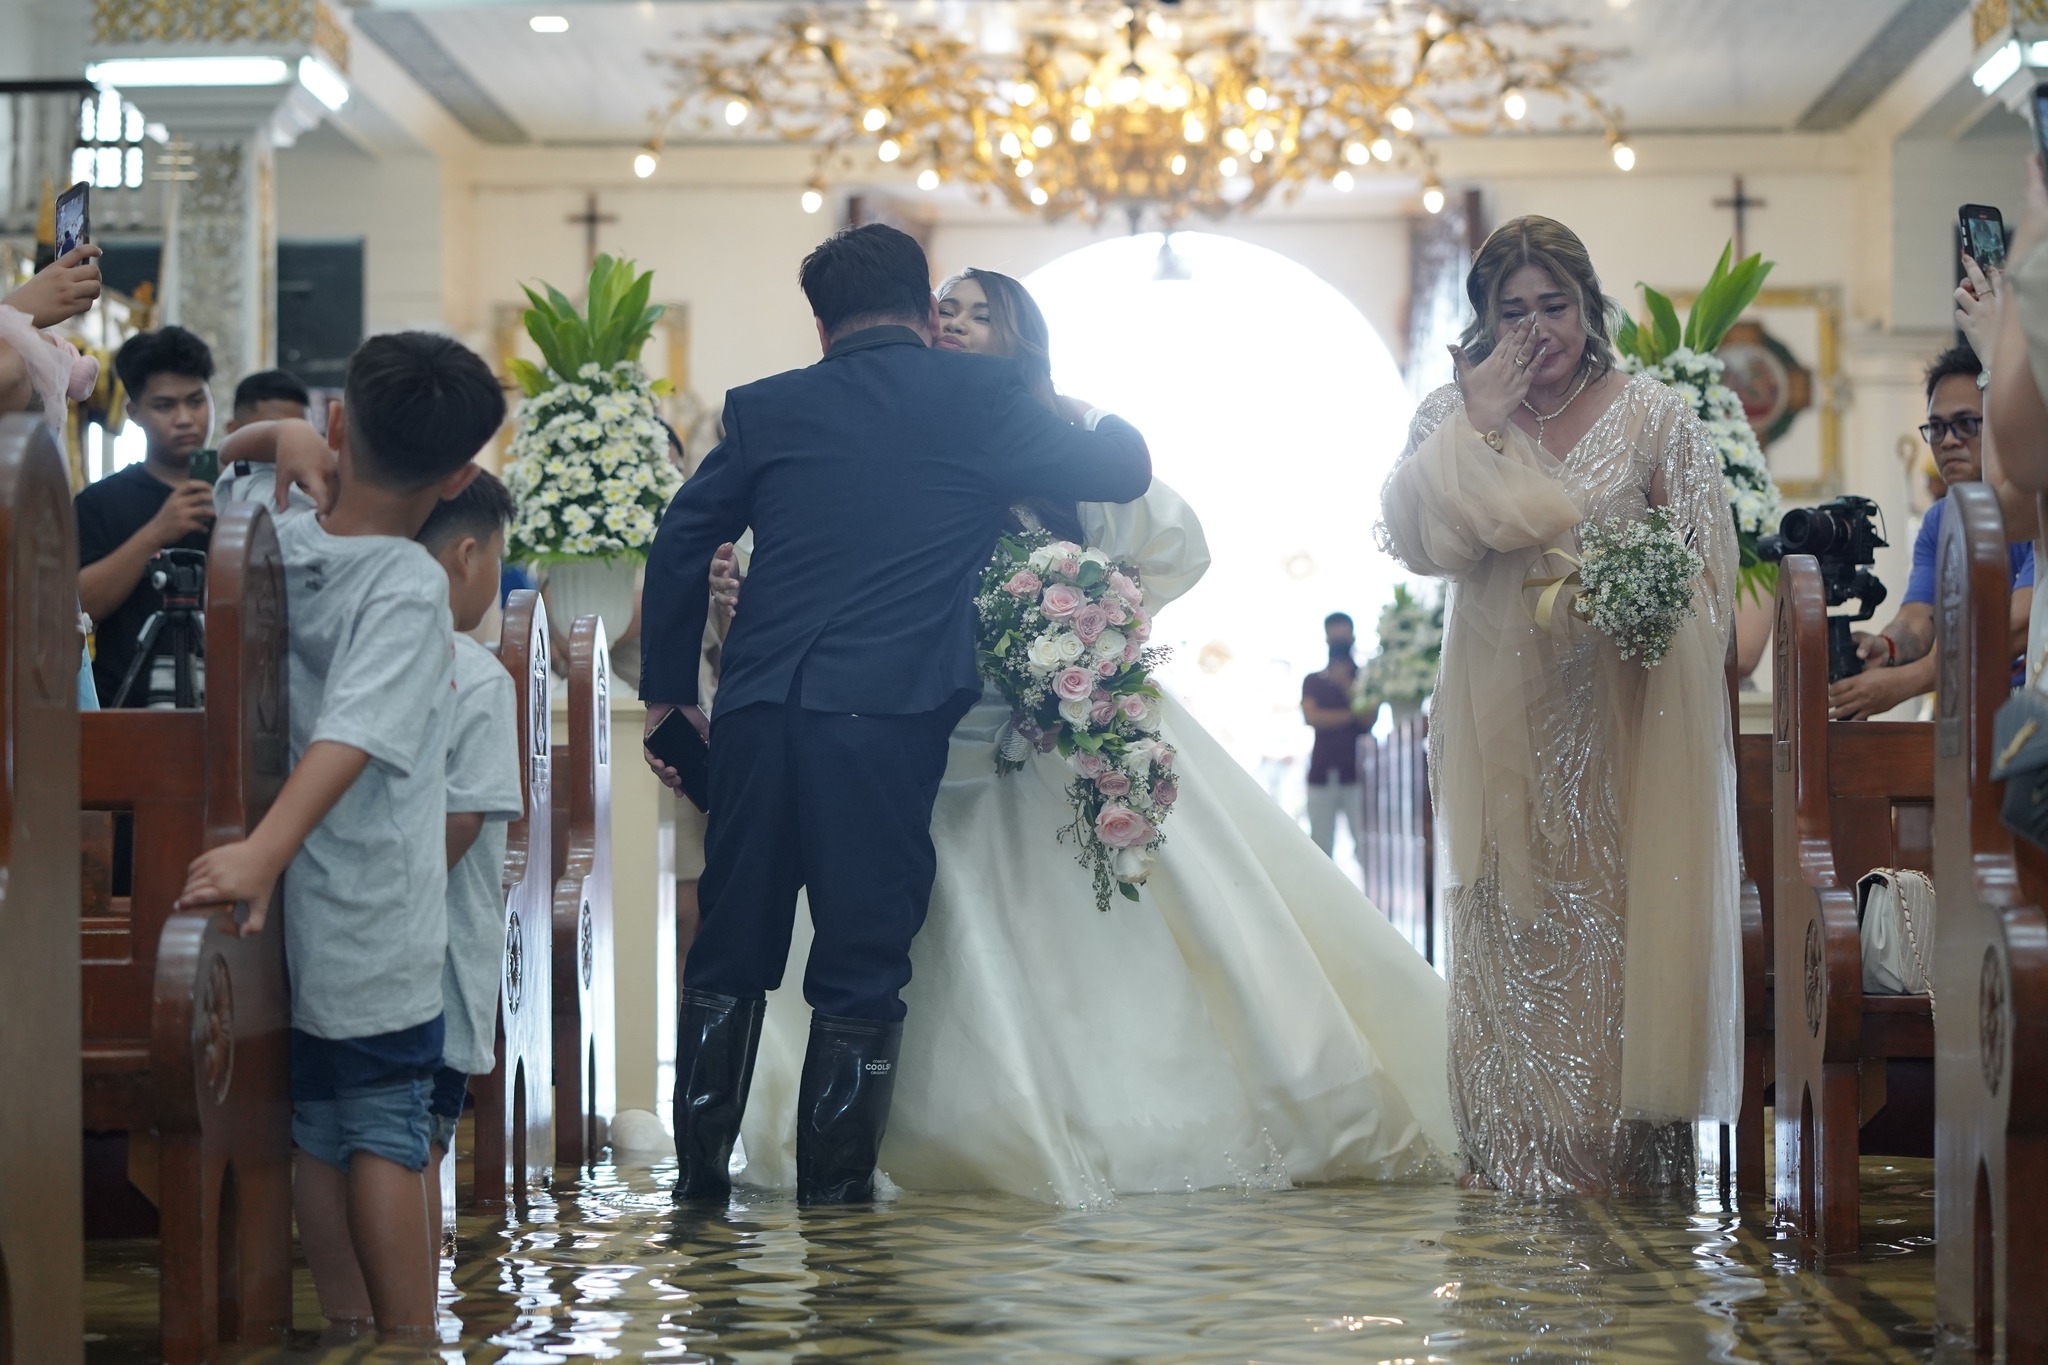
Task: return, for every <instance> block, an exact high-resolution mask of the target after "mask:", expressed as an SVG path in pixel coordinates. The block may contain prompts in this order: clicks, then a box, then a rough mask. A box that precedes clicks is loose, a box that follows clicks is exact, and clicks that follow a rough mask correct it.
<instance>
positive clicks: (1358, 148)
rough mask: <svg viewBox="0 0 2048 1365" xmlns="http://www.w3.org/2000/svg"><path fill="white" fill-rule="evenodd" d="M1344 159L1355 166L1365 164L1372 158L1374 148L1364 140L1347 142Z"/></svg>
mask: <svg viewBox="0 0 2048 1365" xmlns="http://www.w3.org/2000/svg"><path fill="white" fill-rule="evenodd" d="M1344 159H1345V160H1346V161H1348V162H1350V163H1351V164H1352V165H1354V166H1363V165H1364V164H1365V163H1366V162H1368V161H1370V160H1372V150H1371V149H1370V148H1368V147H1367V146H1366V145H1365V144H1364V143H1363V142H1351V143H1346V144H1345V147H1344Z"/></svg>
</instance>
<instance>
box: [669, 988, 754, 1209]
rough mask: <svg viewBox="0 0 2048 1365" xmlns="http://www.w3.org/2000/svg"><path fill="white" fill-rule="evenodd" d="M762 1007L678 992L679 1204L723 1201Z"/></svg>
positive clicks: (734, 999) (703, 993) (729, 1187)
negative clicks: (697, 1201)
mask: <svg viewBox="0 0 2048 1365" xmlns="http://www.w3.org/2000/svg"><path fill="white" fill-rule="evenodd" d="M767 1005H768V1002H767V1001H766V1000H764V999H762V998H761V997H760V996H755V997H753V998H752V999H750V1000H742V999H740V998H739V997H737V996H731V995H718V994H716V993H714V992H711V991H699V990H691V989H689V988H687V987H686V988H684V990H683V991H682V992H681V995H680V998H679V999H678V1000H677V1001H676V1104H675V1120H676V1192H675V1198H676V1202H677V1203H679V1204H680V1203H685V1202H689V1201H695V1200H723V1199H724V1198H725V1197H726V1196H727V1195H729V1194H731V1193H732V1177H731V1176H730V1175H729V1174H727V1167H728V1165H729V1164H730V1163H731V1161H732V1144H733V1142H734V1141H735V1140H736V1139H737V1138H738V1137H739V1135H740V1116H741V1115H742V1114H744V1113H745V1112H746V1108H747V1087H748V1086H750V1085H752V1084H753V1080H754V1053H755V1051H756V1050H757V1049H758V1048H759V1047H760V1045H761V1017H762V1015H763V1013H764V1012H765V1011H766V1009H767Z"/></svg>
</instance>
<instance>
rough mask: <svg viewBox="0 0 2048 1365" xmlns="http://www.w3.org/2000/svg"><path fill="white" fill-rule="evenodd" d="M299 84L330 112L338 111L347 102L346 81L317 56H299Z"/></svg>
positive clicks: (335, 112)
mask: <svg viewBox="0 0 2048 1365" xmlns="http://www.w3.org/2000/svg"><path fill="white" fill-rule="evenodd" d="M299 84H300V85H303V86H305V87H306V93H307V94H309V95H311V96H312V97H313V98H314V99H316V100H319V101H320V102H321V103H322V104H324V105H326V106H327V112H329V113H330V114H338V113H340V112H341V106H342V105H344V104H347V103H348V82H347V81H345V80H343V79H342V78H341V76H340V74H339V73H338V72H336V71H335V69H334V68H333V67H331V66H329V65H328V64H327V63H325V62H323V61H321V60H320V59H319V58H318V57H301V58H299Z"/></svg>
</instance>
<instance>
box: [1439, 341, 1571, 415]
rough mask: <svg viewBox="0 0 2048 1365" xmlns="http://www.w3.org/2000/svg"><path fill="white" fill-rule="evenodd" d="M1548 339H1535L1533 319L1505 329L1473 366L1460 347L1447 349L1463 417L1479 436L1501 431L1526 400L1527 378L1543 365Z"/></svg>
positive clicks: (1527, 393) (1548, 343)
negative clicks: (1462, 402) (1462, 400)
mask: <svg viewBox="0 0 2048 1365" xmlns="http://www.w3.org/2000/svg"><path fill="white" fill-rule="evenodd" d="M1549 347H1550V341H1549V339H1548V338H1543V339H1540V340H1539V339H1537V337H1536V315H1535V314H1534V313H1531V314H1530V315H1529V316H1528V317H1525V318H1523V319H1522V320H1521V321H1520V322H1517V323H1515V324H1514V325H1513V326H1511V327H1509V328H1508V330H1507V331H1506V332H1505V333H1504V334H1503V335H1502V336H1501V339H1500V340H1499V341H1498V342H1496V343H1495V345H1494V348H1493V350H1492V351H1491V352H1489V353H1488V354H1487V357H1486V359H1484V360H1482V361H1480V362H1479V363H1478V364H1476V365H1475V364H1473V363H1472V360H1471V357H1469V356H1467V355H1466V354H1465V348H1464V347H1462V346H1453V347H1451V348H1450V351H1451V361H1452V363H1454V364H1455V365H1456V366H1457V367H1458V389H1459V391H1460V392H1462V393H1463V394H1464V395H1465V415H1466V417H1468V418H1469V419H1471V422H1472V425H1473V426H1474V427H1476V428H1478V430H1479V431H1480V432H1481V433H1482V434H1483V433H1486V432H1489V431H1501V430H1504V429H1505V428H1506V427H1507V424H1508V418H1509V417H1511V416H1513V415H1514V411H1515V409H1516V408H1518V407H1520V406H1521V404H1522V400H1523V399H1525V398H1527V397H1528V396H1529V376H1530V374H1531V373H1532V372H1534V370H1535V369H1536V367H1537V366H1538V365H1540V364H1542V363H1543V357H1544V354H1545V353H1546V352H1547V351H1548V350H1549Z"/></svg>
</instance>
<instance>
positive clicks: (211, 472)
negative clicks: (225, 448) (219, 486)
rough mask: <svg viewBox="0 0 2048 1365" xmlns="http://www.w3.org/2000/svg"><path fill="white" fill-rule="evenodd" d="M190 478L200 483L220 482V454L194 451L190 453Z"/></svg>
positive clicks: (212, 451) (209, 451)
mask: <svg viewBox="0 0 2048 1365" xmlns="http://www.w3.org/2000/svg"><path fill="white" fill-rule="evenodd" d="M191 473H192V477H193V478H195V479H198V480H199V481H200V482H202V483H218V482H220V452H219V451H218V450H195V451H193V452H192V470H191Z"/></svg>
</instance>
